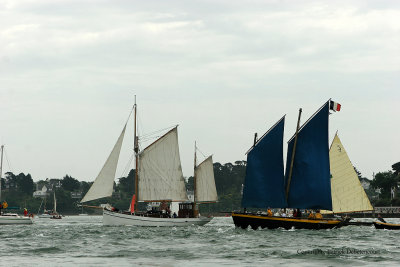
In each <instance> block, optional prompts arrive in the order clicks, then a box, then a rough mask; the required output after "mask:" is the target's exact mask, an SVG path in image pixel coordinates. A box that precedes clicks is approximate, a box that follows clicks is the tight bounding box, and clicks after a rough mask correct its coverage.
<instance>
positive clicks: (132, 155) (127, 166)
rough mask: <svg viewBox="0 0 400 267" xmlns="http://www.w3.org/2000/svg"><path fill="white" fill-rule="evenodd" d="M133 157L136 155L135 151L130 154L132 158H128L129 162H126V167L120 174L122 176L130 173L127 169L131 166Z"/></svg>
mask: <svg viewBox="0 0 400 267" xmlns="http://www.w3.org/2000/svg"><path fill="white" fill-rule="evenodd" d="M133 157H134V153H132V154H131V156H130V158H129V160H128V163H127V164H126V166H125V169H124V170H123V172H122V174H121V175H120V177H124V175H126V174H127V173H128V171H127V170H128V169H129V167H130V166H131V163H132V160H133Z"/></svg>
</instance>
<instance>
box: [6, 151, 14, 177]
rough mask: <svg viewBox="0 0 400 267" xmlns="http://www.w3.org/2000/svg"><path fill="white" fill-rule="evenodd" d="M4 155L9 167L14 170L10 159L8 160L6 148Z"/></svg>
mask: <svg viewBox="0 0 400 267" xmlns="http://www.w3.org/2000/svg"><path fill="white" fill-rule="evenodd" d="M4 156H5V158H6V161H7V165H8V169H9V170H10V172H13V171H12V168H11V164H10V161H9V160H8V156H7V151H6V150H4Z"/></svg>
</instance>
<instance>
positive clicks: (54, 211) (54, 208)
mask: <svg viewBox="0 0 400 267" xmlns="http://www.w3.org/2000/svg"><path fill="white" fill-rule="evenodd" d="M53 197H54V202H53V203H54V207H53V214H52V215H53V216H51V217H50V219H62V216H61V214H59V213H58V212H57V199H56V192H54V194H53Z"/></svg>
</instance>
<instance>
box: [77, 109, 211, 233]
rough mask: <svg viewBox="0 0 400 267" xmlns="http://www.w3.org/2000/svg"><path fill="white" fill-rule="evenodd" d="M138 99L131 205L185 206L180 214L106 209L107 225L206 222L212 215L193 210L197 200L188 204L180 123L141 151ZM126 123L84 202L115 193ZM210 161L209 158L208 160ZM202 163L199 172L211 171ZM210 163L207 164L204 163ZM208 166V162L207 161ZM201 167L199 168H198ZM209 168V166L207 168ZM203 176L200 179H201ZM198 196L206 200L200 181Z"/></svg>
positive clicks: (197, 223) (178, 224) (135, 111)
mask: <svg viewBox="0 0 400 267" xmlns="http://www.w3.org/2000/svg"><path fill="white" fill-rule="evenodd" d="M136 113H137V106H136V101H135V105H134V114H135V115H134V122H135V127H134V129H135V133H134V136H135V138H134V144H135V145H134V151H135V158H136V168H135V197H134V199H133V203H132V204H133V205H131V206H132V207H136V206H137V205H136V204H137V202H138V201H141V202H185V203H186V204H187V205H186V204H182V205H180V207H181V208H182V210H180V211H179V216H178V218H169V217H168V216H164V215H162V214H157V215H152V214H149V213H146V212H139V211H137V210H133V208H132V211H129V212H125V213H120V212H114V211H112V210H109V209H104V210H103V224H104V225H136V226H187V225H192V224H195V225H204V224H206V223H208V222H209V221H210V220H211V219H212V218H206V217H197V216H195V215H196V214H195V212H193V210H194V208H195V207H196V204H195V203H191V205H189V204H188V197H187V194H186V188H185V182H184V178H183V173H182V168H181V161H180V155H179V146H178V129H177V126H176V127H174V128H173V129H171V130H169V131H168V132H167V133H166V134H164V135H163V136H161V137H160V138H158V139H157V140H156V141H155V142H153V143H152V144H150V145H149V146H147V147H146V148H145V149H143V150H142V151H139V144H138V142H139V138H138V136H137V135H136ZM125 129H126V124H125V126H124V128H123V130H122V132H121V134H120V136H119V138H118V140H117V143H116V144H115V146H114V148H113V150H112V151H111V154H110V156H109V157H108V159H107V161H106V163H105V164H104V166H103V168H102V169H101V171H100V173H99V175H98V176H97V178H96V180H95V182H94V183H93V185H92V186H91V188H90V189H89V191H88V192H87V194H86V195H85V196H84V198H83V199H82V200H81V203H83V202H87V201H91V200H95V199H99V198H103V197H109V196H111V195H112V191H113V185H114V179H115V173H116V168H117V164H118V159H119V154H120V150H121V146H122V141H123V138H124V134H125ZM207 162H209V161H207ZM201 165H202V164H200V165H199V167H200V174H198V176H200V177H203V176H204V175H203V172H204V173H208V174H209V168H208V167H207V168H206V167H204V171H203V167H201ZM205 165H207V164H205ZM207 166H208V165H207ZM198 169H199V168H198ZM206 169H207V170H206ZM200 181H202V179H199V182H200ZM198 188H199V192H200V191H201V192H200V193H198V194H199V196H198V198H199V199H198V201H199V202H200V201H203V200H207V196H206V197H204V196H203V195H202V193H203V191H202V190H203V187H202V185H201V183H200V184H199V185H198Z"/></svg>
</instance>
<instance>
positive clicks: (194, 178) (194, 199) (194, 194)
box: [193, 141, 197, 217]
mask: <svg viewBox="0 0 400 267" xmlns="http://www.w3.org/2000/svg"><path fill="white" fill-rule="evenodd" d="M196 150H197V147H196V141H194V167H193V211H194V214H193V215H194V217H196V216H197V213H196V211H197V208H196V200H197V194H196V183H197V181H196V161H197V155H196Z"/></svg>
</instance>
